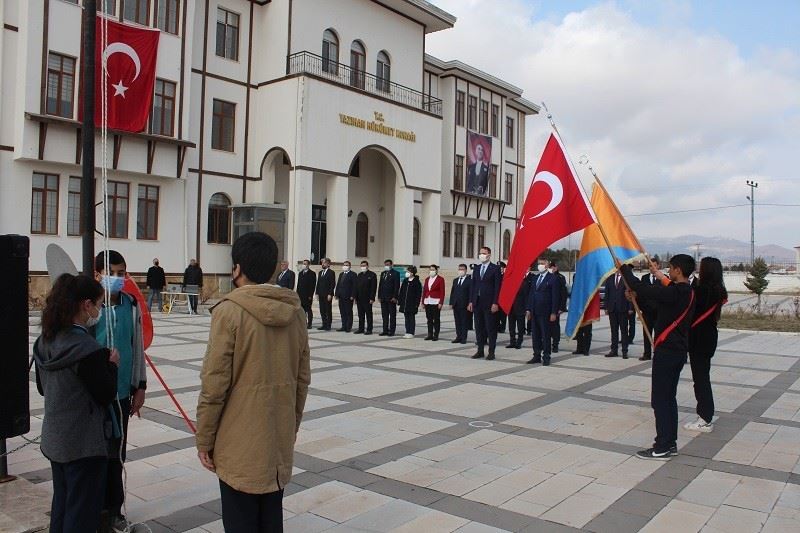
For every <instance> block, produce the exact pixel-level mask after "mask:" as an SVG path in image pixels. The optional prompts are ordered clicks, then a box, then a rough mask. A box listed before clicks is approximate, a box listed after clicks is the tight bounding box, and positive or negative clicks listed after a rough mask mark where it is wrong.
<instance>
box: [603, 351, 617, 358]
mask: <svg viewBox="0 0 800 533" xmlns="http://www.w3.org/2000/svg"><path fill="white" fill-rule="evenodd" d="M606 357H619V354H617V353H616V352H608V353H607V354H606Z"/></svg>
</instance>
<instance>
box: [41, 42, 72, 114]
mask: <svg viewBox="0 0 800 533" xmlns="http://www.w3.org/2000/svg"><path fill="white" fill-rule="evenodd" d="M74 95H75V59H74V58H72V57H67V56H64V55H61V54H56V53H54V52H50V53H49V54H48V56H47V114H48V115H56V116H58V117H65V118H72V107H73V97H74Z"/></svg>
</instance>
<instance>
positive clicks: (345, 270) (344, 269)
mask: <svg viewBox="0 0 800 533" xmlns="http://www.w3.org/2000/svg"><path fill="white" fill-rule="evenodd" d="M349 270H350V267H349V266H347V265H344V266H343V267H342V272H348V271H349Z"/></svg>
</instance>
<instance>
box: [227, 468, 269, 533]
mask: <svg viewBox="0 0 800 533" xmlns="http://www.w3.org/2000/svg"><path fill="white" fill-rule="evenodd" d="M219 492H220V497H221V500H222V502H221V503H222V526H223V527H224V528H225V533H280V532H282V531H283V489H281V490H279V491H276V492H268V493H266V494H248V493H246V492H241V491H238V490H236V489H234V488H233V487H231V486H230V485H228V484H227V483H225V482H224V481H222V480H221V479H220V480H219Z"/></svg>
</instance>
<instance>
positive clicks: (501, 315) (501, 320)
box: [495, 309, 508, 333]
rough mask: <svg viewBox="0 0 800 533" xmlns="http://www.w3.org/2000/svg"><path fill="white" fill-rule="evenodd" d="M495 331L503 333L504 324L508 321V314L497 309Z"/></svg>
mask: <svg viewBox="0 0 800 533" xmlns="http://www.w3.org/2000/svg"><path fill="white" fill-rule="evenodd" d="M495 314H496V315H497V332H498V333H505V332H506V324H507V323H508V315H506V313H505V312H504V311H503V310H502V309H498V310H497V313H495Z"/></svg>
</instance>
